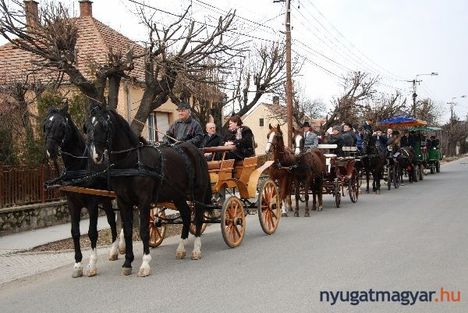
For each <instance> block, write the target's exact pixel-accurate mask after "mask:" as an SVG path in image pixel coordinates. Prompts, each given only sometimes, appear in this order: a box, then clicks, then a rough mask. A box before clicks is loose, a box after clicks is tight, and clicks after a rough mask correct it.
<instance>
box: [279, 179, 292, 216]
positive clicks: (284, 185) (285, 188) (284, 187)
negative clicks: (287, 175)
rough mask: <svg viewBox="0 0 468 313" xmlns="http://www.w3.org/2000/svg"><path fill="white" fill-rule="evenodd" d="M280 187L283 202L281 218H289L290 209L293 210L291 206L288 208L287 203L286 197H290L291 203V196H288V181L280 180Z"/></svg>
mask: <svg viewBox="0 0 468 313" xmlns="http://www.w3.org/2000/svg"><path fill="white" fill-rule="evenodd" d="M279 186H280V199H281V202H282V204H283V205H282V206H281V216H282V217H288V209H291V206H289V207H288V205H287V203H286V197H288V196H289V201H291V195H288V194H287V193H288V186H287V180H286V179H284V177H282V178H280V179H279Z"/></svg>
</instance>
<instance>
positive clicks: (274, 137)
mask: <svg viewBox="0 0 468 313" xmlns="http://www.w3.org/2000/svg"><path fill="white" fill-rule="evenodd" d="M268 127H269V128H270V131H269V132H268V135H267V140H268V141H267V144H266V147H265V153H269V152H270V151H271V148H273V150H274V151H277V150H278V148H279V147H284V141H283V132H282V131H281V128H280V126H279V124H278V125H277V126H276V127H273V126H271V124H269V125H268Z"/></svg>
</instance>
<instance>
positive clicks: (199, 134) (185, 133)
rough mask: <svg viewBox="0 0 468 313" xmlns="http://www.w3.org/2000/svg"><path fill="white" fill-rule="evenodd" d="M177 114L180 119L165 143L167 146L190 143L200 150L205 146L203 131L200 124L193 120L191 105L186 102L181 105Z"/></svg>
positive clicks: (168, 133)
mask: <svg viewBox="0 0 468 313" xmlns="http://www.w3.org/2000/svg"><path fill="white" fill-rule="evenodd" d="M177 112H178V113H179V119H178V120H177V121H175V122H174V123H173V124H172V125H171V127H169V130H168V131H167V133H166V135H167V136H164V142H165V143H167V144H174V143H179V142H190V143H192V144H194V145H195V146H196V147H197V148H200V147H201V145H202V144H203V130H202V127H201V125H200V123H199V122H198V121H196V120H195V119H193V118H192V113H191V111H190V105H189V104H188V103H186V102H181V103H179V104H178V105H177Z"/></svg>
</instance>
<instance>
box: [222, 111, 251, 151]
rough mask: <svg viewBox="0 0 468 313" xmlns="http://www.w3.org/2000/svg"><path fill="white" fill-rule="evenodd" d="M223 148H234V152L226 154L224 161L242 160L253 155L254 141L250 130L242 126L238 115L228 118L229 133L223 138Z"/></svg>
mask: <svg viewBox="0 0 468 313" xmlns="http://www.w3.org/2000/svg"><path fill="white" fill-rule="evenodd" d="M224 141H225V143H224V145H225V146H231V145H234V146H236V149H235V150H234V151H231V152H229V153H227V154H226V159H236V160H243V159H245V158H247V157H251V156H254V155H255V139H254V135H253V133H252V130H251V129H250V128H248V127H247V126H243V125H242V120H241V118H240V116H239V115H234V116H231V117H230V118H229V131H228V133H227V135H226V136H225V138H224Z"/></svg>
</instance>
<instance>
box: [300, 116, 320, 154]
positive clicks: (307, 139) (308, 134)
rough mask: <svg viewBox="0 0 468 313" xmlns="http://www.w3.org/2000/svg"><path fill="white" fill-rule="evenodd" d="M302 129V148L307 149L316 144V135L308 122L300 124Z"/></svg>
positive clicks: (315, 146) (314, 146)
mask: <svg viewBox="0 0 468 313" xmlns="http://www.w3.org/2000/svg"><path fill="white" fill-rule="evenodd" d="M302 130H303V131H304V150H305V151H307V150H309V149H312V148H317V146H318V136H317V134H316V133H314V132H313V131H312V130H311V129H310V124H309V122H304V124H302Z"/></svg>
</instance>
